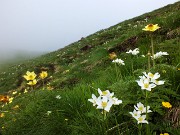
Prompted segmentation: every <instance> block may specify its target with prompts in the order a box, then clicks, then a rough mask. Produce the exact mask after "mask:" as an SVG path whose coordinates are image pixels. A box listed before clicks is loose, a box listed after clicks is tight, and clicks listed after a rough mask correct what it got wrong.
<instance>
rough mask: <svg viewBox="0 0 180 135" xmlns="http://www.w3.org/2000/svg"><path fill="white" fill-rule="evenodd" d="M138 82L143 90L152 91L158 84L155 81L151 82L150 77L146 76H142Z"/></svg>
mask: <svg viewBox="0 0 180 135" xmlns="http://www.w3.org/2000/svg"><path fill="white" fill-rule="evenodd" d="M136 82H137V83H138V85H139V86H141V89H142V90H144V89H145V90H148V91H151V89H152V88H155V87H156V85H155V84H154V83H150V80H149V78H146V77H145V76H143V77H142V78H140V80H137V81H136Z"/></svg>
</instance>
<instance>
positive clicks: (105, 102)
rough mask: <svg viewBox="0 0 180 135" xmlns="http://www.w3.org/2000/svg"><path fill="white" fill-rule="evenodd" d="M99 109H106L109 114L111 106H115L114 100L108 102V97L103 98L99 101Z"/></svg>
mask: <svg viewBox="0 0 180 135" xmlns="http://www.w3.org/2000/svg"><path fill="white" fill-rule="evenodd" d="M96 103H97V105H98V106H97V109H104V110H105V111H107V112H109V110H110V108H111V106H112V105H113V102H112V100H108V97H106V96H103V97H102V98H98V99H97V102H96Z"/></svg>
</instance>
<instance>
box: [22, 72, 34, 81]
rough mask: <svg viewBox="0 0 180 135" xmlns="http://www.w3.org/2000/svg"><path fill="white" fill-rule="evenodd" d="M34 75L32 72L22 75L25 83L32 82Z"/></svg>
mask: <svg viewBox="0 0 180 135" xmlns="http://www.w3.org/2000/svg"><path fill="white" fill-rule="evenodd" d="M36 76H37V75H36V74H35V73H34V71H33V72H29V71H27V72H26V75H24V76H23V77H24V78H25V79H26V80H27V81H31V80H34V79H35V78H36Z"/></svg>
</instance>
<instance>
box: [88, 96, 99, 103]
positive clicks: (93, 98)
mask: <svg viewBox="0 0 180 135" xmlns="http://www.w3.org/2000/svg"><path fill="white" fill-rule="evenodd" d="M97 99H98V98H97V97H96V96H95V95H94V94H92V98H91V99H88V101H89V102H91V103H93V106H95V105H96V102H97Z"/></svg>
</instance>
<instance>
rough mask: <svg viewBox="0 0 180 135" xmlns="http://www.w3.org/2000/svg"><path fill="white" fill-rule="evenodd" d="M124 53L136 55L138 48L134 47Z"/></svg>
mask: <svg viewBox="0 0 180 135" xmlns="http://www.w3.org/2000/svg"><path fill="white" fill-rule="evenodd" d="M126 53H131V54H132V55H137V54H138V53H139V48H135V49H134V50H131V49H130V50H129V51H128V52H126Z"/></svg>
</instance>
